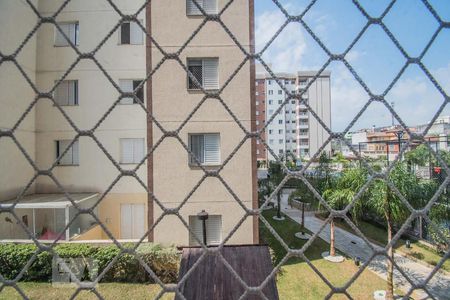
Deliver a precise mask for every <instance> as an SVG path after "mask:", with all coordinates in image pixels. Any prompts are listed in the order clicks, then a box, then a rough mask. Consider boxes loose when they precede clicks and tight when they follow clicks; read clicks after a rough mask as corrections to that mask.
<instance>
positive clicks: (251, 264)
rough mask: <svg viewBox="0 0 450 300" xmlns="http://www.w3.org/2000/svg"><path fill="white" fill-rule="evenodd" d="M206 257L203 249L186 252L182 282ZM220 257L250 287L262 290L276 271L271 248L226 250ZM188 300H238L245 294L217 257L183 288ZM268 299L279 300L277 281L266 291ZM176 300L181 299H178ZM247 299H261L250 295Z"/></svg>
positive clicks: (211, 257) (199, 268)
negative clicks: (200, 259) (195, 265)
mask: <svg viewBox="0 0 450 300" xmlns="http://www.w3.org/2000/svg"><path fill="white" fill-rule="evenodd" d="M202 253H203V249H202V248H198V247H196V248H183V254H182V259H181V265H180V274H179V278H180V279H181V278H182V277H183V276H184V275H185V274H186V273H187V272H188V271H189V270H190V269H191V268H192V266H193V265H194V264H195V262H196V261H197V260H198V259H199V258H200V256H201V254H202ZM221 253H222V255H223V257H224V258H225V259H226V260H227V262H228V263H229V264H230V265H231V266H232V267H233V269H234V270H235V271H236V273H237V274H239V276H240V277H241V278H242V280H243V281H244V282H246V283H247V285H248V286H250V287H256V286H259V285H260V284H261V283H262V282H263V281H264V280H265V279H266V278H267V276H268V275H269V274H270V272H271V271H272V270H273V266H272V261H271V258H270V253H269V248H268V247H267V246H259V245H245V246H225V247H224V248H223V249H222V250H221ZM180 290H181V293H182V294H183V295H184V297H186V299H188V300H191V299H192V300H193V299H195V300H204V299H205V300H206V299H208V300H212V299H230V300H232V299H239V297H241V296H242V294H243V293H244V292H245V290H244V287H242V285H241V284H240V283H239V281H238V279H236V278H235V277H234V275H233V274H232V273H231V272H230V270H228V268H227V267H226V266H225V265H224V263H223V262H222V261H221V260H220V258H219V257H218V256H217V255H208V256H206V257H205V258H204V259H203V261H201V262H200V264H199V265H198V266H197V267H196V268H195V270H194V271H193V272H192V273H191V274H190V275H189V277H188V279H187V280H186V281H185V282H184V284H183V285H182V286H181V287H180ZM263 293H264V295H265V296H266V297H267V298H268V299H278V290H277V286H276V283H275V279H274V278H272V279H271V280H270V281H269V282H268V283H267V285H266V286H265V288H264V289H263ZM175 299H180V297H178V296H177V297H176V298H175ZM246 299H260V297H259V296H258V295H250V296H249V297H246Z"/></svg>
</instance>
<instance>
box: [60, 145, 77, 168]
mask: <svg viewBox="0 0 450 300" xmlns="http://www.w3.org/2000/svg"><path fill="white" fill-rule="evenodd" d="M72 141H73V140H71V139H60V140H55V153H56V155H55V161H56V160H58V158H59V157H60V155H61V154H62V153H63V152H64V150H65V149H64V150H63V151H61V144H60V143H61V142H69V145H70V144H71V143H72ZM74 146H75V147H77V148H78V151H77V154H78V157H77V158H76V159H74ZM69 152H71V155H72V159H71V161H72V162H71V163H61V160H62V159H63V158H64V156H65V155H67V154H68V153H69ZM56 165H57V166H61V167H70V166H75V167H76V166H79V165H80V143H79V140H75V141H74V142H73V143H72V144H71V146H70V147H69V150H67V152H65V153H64V155H63V156H61V158H59V160H58V162H57V163H56Z"/></svg>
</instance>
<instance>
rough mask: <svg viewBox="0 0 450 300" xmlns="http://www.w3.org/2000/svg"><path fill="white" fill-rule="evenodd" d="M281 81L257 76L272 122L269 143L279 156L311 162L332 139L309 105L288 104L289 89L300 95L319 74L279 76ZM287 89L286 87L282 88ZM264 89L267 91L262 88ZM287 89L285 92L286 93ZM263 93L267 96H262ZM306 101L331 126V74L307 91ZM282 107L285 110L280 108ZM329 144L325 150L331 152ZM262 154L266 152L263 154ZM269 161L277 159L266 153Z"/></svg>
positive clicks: (268, 126) (287, 74)
mask: <svg viewBox="0 0 450 300" xmlns="http://www.w3.org/2000/svg"><path fill="white" fill-rule="evenodd" d="M275 75H276V76H277V80H275V79H274V78H271V76H270V75H269V74H265V73H259V74H257V87H261V88H260V89H261V91H259V90H258V95H257V97H259V98H258V100H257V101H258V103H259V104H260V103H261V102H264V103H265V112H266V114H265V119H266V120H267V121H268V122H270V123H269V124H268V125H267V130H266V135H265V137H266V142H267V144H268V146H269V147H270V148H271V149H272V151H273V152H274V154H275V155H277V156H278V157H287V156H293V157H296V158H301V159H309V158H311V156H312V155H314V154H315V153H316V152H317V151H318V150H319V149H320V147H321V146H322V145H323V144H324V143H325V141H326V140H327V139H328V133H327V132H326V130H325V129H324V128H323V127H322V126H321V125H320V124H319V122H318V121H317V119H315V118H314V117H313V116H312V114H311V112H310V111H309V110H308V108H307V106H305V105H304V104H300V103H299V102H298V101H296V100H295V99H290V100H289V101H288V102H287V103H286V104H285V105H284V106H282V105H283V103H285V101H286V99H287V98H286V97H287V95H286V93H285V90H287V91H288V92H290V93H295V92H300V91H301V89H304V88H306V87H307V86H308V84H309V83H310V82H311V80H312V78H313V77H314V76H315V75H316V72H309V71H302V72H297V73H296V74H289V73H277V74H275ZM280 84H281V85H282V86H283V88H282V87H281V86H280ZM262 87H264V88H262ZM284 89H285V90H284ZM260 92H263V93H264V94H263V95H261V94H259V93H260ZM303 99H305V101H307V102H308V105H309V106H310V107H311V109H312V110H313V111H314V112H315V113H316V114H317V115H318V116H319V117H320V119H321V120H322V121H323V122H324V123H325V124H326V125H327V126H329V127H331V96H330V73H329V72H322V74H321V75H320V76H319V77H318V78H317V79H316V80H314V81H313V82H312V83H311V84H310V86H309V88H308V89H307V90H306V91H304V92H303ZM280 107H281V108H280ZM330 150H331V145H330V144H327V146H326V147H325V148H324V151H328V152H329V151H330ZM260 153H262V152H261V151H260ZM265 154H266V156H265V159H267V160H269V161H270V160H274V159H275V158H274V156H273V155H272V154H271V153H270V152H269V151H266V153H265ZM259 158H260V159H263V158H262V157H261V156H260V157H259Z"/></svg>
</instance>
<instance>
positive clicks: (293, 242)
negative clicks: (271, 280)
mask: <svg viewBox="0 0 450 300" xmlns="http://www.w3.org/2000/svg"><path fill="white" fill-rule="evenodd" d="M274 215H275V211H274V210H270V211H265V212H263V216H264V217H265V218H266V219H267V221H268V222H269V223H270V224H271V225H272V226H273V228H274V229H275V231H276V232H277V233H278V234H279V235H280V236H281V237H282V238H283V240H284V241H285V242H286V244H288V245H289V246H290V247H291V248H295V249H299V248H301V247H302V245H304V243H305V241H302V240H300V239H297V238H296V237H294V233H295V232H298V231H299V224H297V223H295V222H294V221H292V220H290V219H289V218H287V219H286V220H284V221H275V220H273V219H272V216H274ZM260 235H261V239H262V242H266V243H267V244H269V246H270V247H271V248H272V249H273V251H274V254H275V257H276V261H277V262H279V261H280V260H281V259H282V257H284V255H285V254H286V251H285V249H284V248H283V247H282V246H281V244H280V243H279V241H278V240H277V239H276V238H275V237H274V236H273V235H272V234H271V233H270V232H269V230H268V229H267V228H266V227H265V225H264V224H262V223H260ZM328 250H329V245H328V243H326V242H325V241H323V240H322V239H320V238H317V239H316V240H315V241H314V242H313V243H312V244H311V246H310V247H309V248H308V250H307V251H306V252H305V255H306V256H307V257H308V259H309V260H311V262H312V264H313V265H314V266H315V267H316V268H317V269H318V270H319V271H320V272H321V273H322V274H323V275H324V276H325V277H326V278H327V279H328V280H329V281H330V283H331V284H333V285H334V286H342V285H344V284H345V283H346V282H347V281H348V280H349V279H350V278H351V277H352V276H353V274H355V273H356V272H357V271H358V267H357V266H355V264H354V263H353V261H352V260H351V259H346V260H345V261H344V262H343V263H339V264H335V263H330V262H328V261H326V260H324V259H322V257H321V253H322V252H324V251H328ZM277 286H278V292H279V294H280V299H323V298H324V297H325V296H326V295H327V294H328V293H329V291H330V288H329V287H328V286H327V285H326V284H325V283H324V282H323V280H322V279H321V278H320V277H319V276H318V275H317V274H316V273H315V272H314V271H313V270H312V269H311V267H310V266H308V265H307V263H306V262H305V261H303V260H302V259H300V258H291V259H289V260H288V261H287V262H286V263H285V264H284V265H283V266H282V272H281V274H278V276H277ZM385 288H386V281H384V280H383V279H381V278H380V277H378V276H376V275H375V274H374V273H372V272H371V271H369V270H364V272H363V273H362V274H361V275H360V276H359V277H358V279H357V280H356V281H355V282H354V283H353V284H352V285H351V287H350V288H349V289H348V292H349V294H350V295H351V296H352V297H353V298H354V299H370V298H372V297H373V296H372V295H373V292H374V291H376V290H380V289H385ZM336 296H337V297H336ZM336 296H334V297H333V299H347V297H346V296H345V295H336Z"/></svg>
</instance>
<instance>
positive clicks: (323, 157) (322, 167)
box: [316, 151, 333, 193]
mask: <svg viewBox="0 0 450 300" xmlns="http://www.w3.org/2000/svg"><path fill="white" fill-rule="evenodd" d="M316 171H317V176H318V177H319V184H318V189H319V193H323V192H324V191H325V190H327V189H328V188H329V187H330V185H331V173H332V171H333V170H332V169H331V158H330V157H329V156H328V154H327V153H326V152H325V151H323V152H322V153H321V154H320V156H319V165H318V166H317V168H316Z"/></svg>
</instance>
